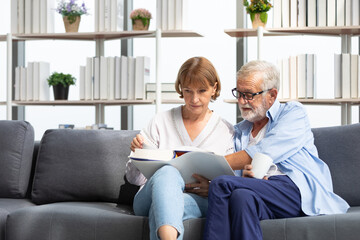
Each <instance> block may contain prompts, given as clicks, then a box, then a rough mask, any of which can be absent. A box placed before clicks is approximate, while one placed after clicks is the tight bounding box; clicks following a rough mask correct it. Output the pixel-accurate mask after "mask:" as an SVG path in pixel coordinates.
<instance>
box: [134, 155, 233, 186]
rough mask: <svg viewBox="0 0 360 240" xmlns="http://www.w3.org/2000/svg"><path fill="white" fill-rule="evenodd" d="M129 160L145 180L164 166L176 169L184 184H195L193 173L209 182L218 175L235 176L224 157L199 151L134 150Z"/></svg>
mask: <svg viewBox="0 0 360 240" xmlns="http://www.w3.org/2000/svg"><path fill="white" fill-rule="evenodd" d="M185 149H186V148H185ZM129 158H130V159H131V162H132V164H134V165H135V166H136V167H137V168H138V169H139V170H140V171H141V172H142V173H143V174H144V176H145V177H146V178H147V179H149V178H150V177H151V176H152V175H153V174H154V173H155V172H156V171H157V170H158V169H159V168H161V167H162V166H165V165H171V166H173V167H175V168H176V169H178V170H179V172H180V174H181V176H182V177H183V179H184V181H185V183H192V182H196V179H195V178H193V177H192V175H193V174H194V173H196V174H199V175H201V176H203V177H205V178H207V179H209V180H212V179H214V178H215V177H218V176H220V175H232V176H234V175H235V173H234V171H233V170H232V168H231V167H230V165H229V164H228V162H227V161H226V159H225V157H224V156H220V155H216V154H214V153H210V152H204V151H200V150H190V151H188V150H182V149H180V150H160V149H135V152H133V153H132V154H131V155H130V156H129Z"/></svg>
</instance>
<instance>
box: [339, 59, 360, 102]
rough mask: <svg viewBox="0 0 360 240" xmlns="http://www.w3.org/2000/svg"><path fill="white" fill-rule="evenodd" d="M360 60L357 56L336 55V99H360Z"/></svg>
mask: <svg viewBox="0 0 360 240" xmlns="http://www.w3.org/2000/svg"><path fill="white" fill-rule="evenodd" d="M359 64H360V59H359V55H357V54H348V53H343V54H335V56H334V90H335V92H334V94H335V98H359V97H360V72H359V69H360V66H359Z"/></svg>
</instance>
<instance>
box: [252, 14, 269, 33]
mask: <svg viewBox="0 0 360 240" xmlns="http://www.w3.org/2000/svg"><path fill="white" fill-rule="evenodd" d="M250 18H251V22H252V27H253V28H255V29H256V28H258V27H265V26H266V22H267V18H268V14H267V13H266V12H262V13H250Z"/></svg>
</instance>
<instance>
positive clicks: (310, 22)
mask: <svg viewBox="0 0 360 240" xmlns="http://www.w3.org/2000/svg"><path fill="white" fill-rule="evenodd" d="M304 2H306V18H307V19H306V22H307V24H306V26H308V27H316V2H317V1H316V0H307V1H304Z"/></svg>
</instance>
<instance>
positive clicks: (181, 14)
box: [156, 0, 188, 30]
mask: <svg viewBox="0 0 360 240" xmlns="http://www.w3.org/2000/svg"><path fill="white" fill-rule="evenodd" d="M187 1H188V0H157V1H156V18H157V19H156V27H157V28H159V29H162V30H182V29H186V28H187V17H186V13H187V12H188V11H187V4H188V2H187Z"/></svg>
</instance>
